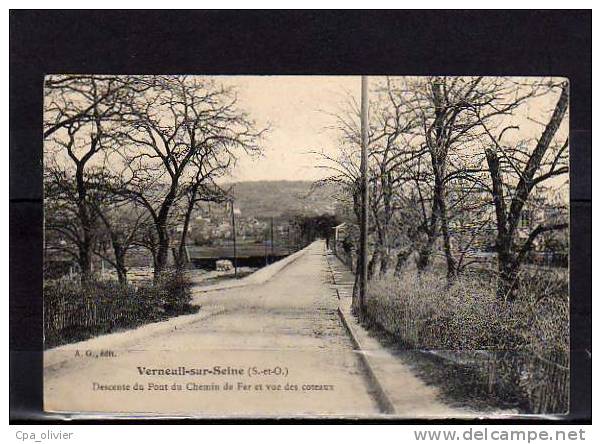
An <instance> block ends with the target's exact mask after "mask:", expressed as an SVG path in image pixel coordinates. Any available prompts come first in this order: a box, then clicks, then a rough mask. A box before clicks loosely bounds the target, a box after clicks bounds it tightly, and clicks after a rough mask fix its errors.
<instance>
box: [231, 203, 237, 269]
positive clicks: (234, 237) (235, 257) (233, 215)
mask: <svg viewBox="0 0 601 444" xmlns="http://www.w3.org/2000/svg"><path fill="white" fill-rule="evenodd" d="M232 239H233V241H234V276H235V277H238V258H237V251H236V214H235V213H234V199H232Z"/></svg>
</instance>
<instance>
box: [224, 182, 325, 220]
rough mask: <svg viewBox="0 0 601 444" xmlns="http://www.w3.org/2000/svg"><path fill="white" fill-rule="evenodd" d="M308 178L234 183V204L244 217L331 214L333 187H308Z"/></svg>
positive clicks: (310, 183) (309, 185)
mask: <svg viewBox="0 0 601 444" xmlns="http://www.w3.org/2000/svg"><path fill="white" fill-rule="evenodd" d="M312 183H313V182H311V181H287V180H278V181H250V182H237V183H235V184H234V195H235V196H236V206H237V207H238V208H240V210H241V212H242V214H243V215H245V216H253V217H271V216H273V217H278V216H281V215H285V214H298V213H301V214H306V215H310V214H323V213H329V214H334V203H335V202H334V200H333V199H332V194H334V192H335V188H334V186H326V187H320V188H317V189H315V190H311V185H312Z"/></svg>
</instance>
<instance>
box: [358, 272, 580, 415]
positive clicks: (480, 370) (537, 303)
mask: <svg viewBox="0 0 601 444" xmlns="http://www.w3.org/2000/svg"><path fill="white" fill-rule="evenodd" d="M522 282H523V283H524V284H523V285H522V288H521V291H520V298H519V299H518V300H517V301H515V302H512V303H508V302H505V301H501V300H499V299H497V298H496V297H495V285H494V281H493V280H492V279H491V278H489V277H487V276H485V275H480V274H476V273H471V274H469V275H466V276H462V277H460V278H458V279H457V280H456V281H455V282H454V283H453V284H452V285H450V286H449V285H448V284H447V281H446V278H445V276H444V274H443V273H442V272H437V271H436V270H432V271H430V272H428V273H422V274H418V273H416V272H415V271H412V270H409V271H406V272H405V273H403V274H402V275H401V276H399V277H392V276H387V277H386V278H384V279H379V280H376V281H374V282H372V283H371V284H370V292H369V297H368V299H367V314H368V317H369V319H370V320H371V321H372V323H373V324H374V326H377V328H378V329H381V330H382V331H383V332H385V333H386V334H387V335H389V336H390V337H392V338H394V341H395V342H396V345H397V348H398V349H399V350H404V351H405V352H407V350H413V351H415V350H419V351H421V352H422V353H420V354H421V355H425V356H427V357H426V358H420V359H419V360H418V361H419V362H421V369H422V370H423V371H422V372H419V371H418V373H428V374H429V375H430V379H431V380H432V382H435V383H437V382H443V387H444V386H446V388H447V390H450V391H454V392H456V393H460V395H461V396H463V397H465V396H469V395H470V394H472V395H473V396H474V397H475V398H477V397H479V396H480V395H481V394H482V395H485V396H488V397H489V398H491V399H493V400H494V401H495V404H497V405H499V406H505V407H515V408H518V409H519V410H521V411H524V412H535V413H547V412H553V413H560V412H563V411H565V410H566V409H567V402H568V391H569V387H568V379H569V372H568V371H567V366H568V357H569V352H568V349H569V322H568V313H569V306H568V300H567V279H565V277H564V276H560V275H558V274H556V273H545V274H542V275H540V274H539V275H537V276H523V278H522ZM424 351H425V352H427V353H423V352H424ZM441 360H442V361H444V363H445V369H444V371H437V370H434V368H435V367H436V362H437V361H441ZM445 380H446V384H445V383H444V382H445ZM453 381H456V383H455V384H453ZM453 387H454V388H453ZM461 392H463V393H461Z"/></svg>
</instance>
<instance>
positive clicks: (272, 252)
mask: <svg viewBox="0 0 601 444" xmlns="http://www.w3.org/2000/svg"><path fill="white" fill-rule="evenodd" d="M273 254H274V250H273V216H271V262H273Z"/></svg>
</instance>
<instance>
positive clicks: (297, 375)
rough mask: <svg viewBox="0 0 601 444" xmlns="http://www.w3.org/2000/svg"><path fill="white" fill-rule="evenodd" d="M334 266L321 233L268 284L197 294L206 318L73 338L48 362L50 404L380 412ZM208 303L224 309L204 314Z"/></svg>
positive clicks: (265, 412) (192, 411) (178, 411)
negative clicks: (116, 338)
mask: <svg viewBox="0 0 601 444" xmlns="http://www.w3.org/2000/svg"><path fill="white" fill-rule="evenodd" d="M328 273H329V271H328V266H327V262H326V259H325V252H324V245H323V242H316V243H314V244H312V245H310V246H309V247H308V248H307V250H306V251H305V252H304V254H302V255H301V256H300V257H299V258H298V259H296V261H294V262H292V263H291V264H289V265H288V266H286V267H285V268H283V269H282V270H281V271H280V272H279V273H278V274H277V275H275V276H274V277H273V278H272V279H270V280H269V281H267V282H266V283H264V284H261V285H252V286H248V287H243V288H233V289H229V290H223V291H215V292H210V293H204V294H200V295H198V296H196V302H197V303H199V304H200V305H202V308H201V310H200V313H199V316H198V320H195V319H196V318H193V320H192V321H191V322H188V323H186V324H184V325H179V326H177V327H173V328H172V329H171V330H169V331H162V332H157V333H154V334H153V333H149V334H148V335H146V336H143V337H136V338H135V339H134V340H132V341H131V342H130V343H128V344H125V345H124V344H123V343H121V345H119V346H118V347H117V346H116V347H114V348H113V347H111V346H110V345H109V346H108V347H103V349H102V350H99V349H88V347H86V343H85V342H84V343H80V344H75V345H74V346H72V347H67V348H66V349H64V350H62V351H61V353H63V354H64V355H65V356H64V357H65V358H68V359H66V360H63V362H62V363H59V364H54V365H48V366H46V368H45V370H44V372H45V380H44V384H45V387H44V390H45V408H46V410H50V411H70V412H87V413H91V412H115V411H121V412H130V413H131V412H136V413H158V412H160V413H162V414H169V415H188V414H189V415H203V416H232V415H239V416H246V415H251V416H279V415H284V416H291V415H299V414H305V415H322V414H325V415H329V416H331V415H345V416H349V415H350V416H354V415H357V416H373V415H374V414H377V413H378V411H379V410H378V407H377V404H376V402H375V400H374V397H373V394H372V393H371V391H370V390H371V389H370V385H369V383H368V380H367V379H366V378H365V376H364V370H363V368H362V366H361V363H360V361H359V359H358V356H357V353H356V352H354V351H353V347H352V343H351V341H350V339H349V336H348V334H347V332H346V331H345V329H344V327H343V325H342V323H341V321H340V319H339V316H338V314H337V307H338V299H337V298H336V295H335V292H334V291H333V289H332V288H331V286H330V284H329V283H330V279H331V278H330V276H329V274H328ZM209 311H214V312H218V313H219V314H215V315H213V316H210V317H208V318H205V319H202V316H201V315H202V314H203V313H207V312H209ZM90 343H93V342H90ZM167 372H171V373H175V374H170V375H168V374H165V373H167ZM186 372H188V373H186ZM180 373H184V374H180ZM140 388H143V390H140Z"/></svg>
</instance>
